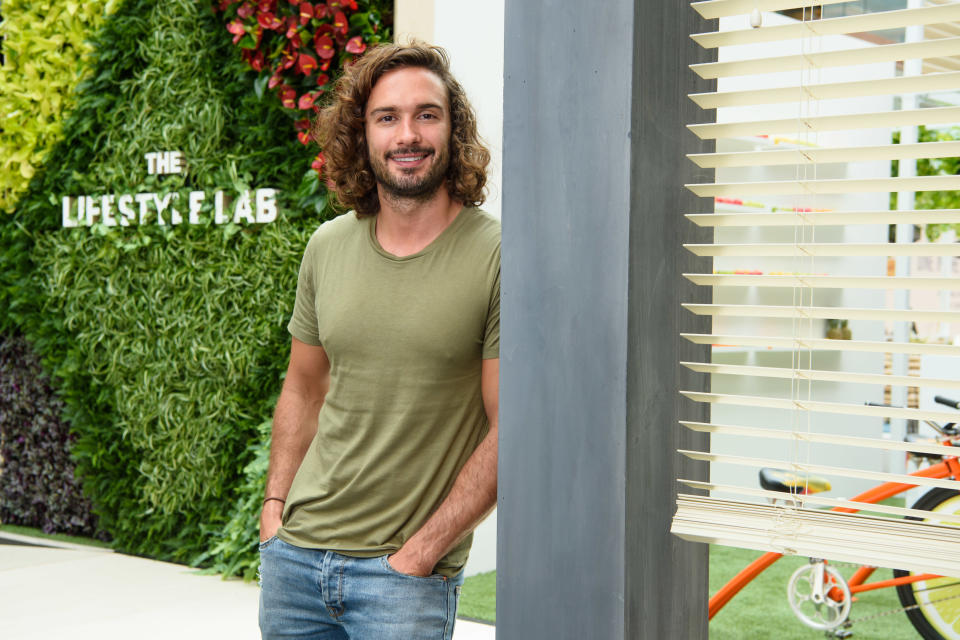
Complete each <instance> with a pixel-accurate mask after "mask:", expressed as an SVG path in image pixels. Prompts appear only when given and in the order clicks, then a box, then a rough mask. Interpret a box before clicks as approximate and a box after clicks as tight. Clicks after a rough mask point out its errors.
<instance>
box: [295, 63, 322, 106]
mask: <svg viewBox="0 0 960 640" xmlns="http://www.w3.org/2000/svg"><path fill="white" fill-rule="evenodd" d="M316 68H317V59H316V58H314V57H313V56H311V55H310V54H309V53H301V54H300V55H299V56H298V57H297V71H299V72H300V73H302V74H303V75H305V76H308V75H310V74H311V73H313V70H314V69H316ZM302 108H303V107H301V109H302Z"/></svg>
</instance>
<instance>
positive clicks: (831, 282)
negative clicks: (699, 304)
mask: <svg viewBox="0 0 960 640" xmlns="http://www.w3.org/2000/svg"><path fill="white" fill-rule="evenodd" d="M683 277H685V278H686V279H687V280H689V281H690V282H692V283H694V284H696V285H699V286H705V287H787V288H798V287H804V288H809V289H844V288H850V289H923V290H935V291H939V290H958V289H960V278H932V277H919V276H913V277H908V276H902V277H896V276H812V275H811V276H807V275H766V274H763V275H746V274H743V275H741V274H727V273H716V274H707V273H703V274H700V273H685V274H683Z"/></svg>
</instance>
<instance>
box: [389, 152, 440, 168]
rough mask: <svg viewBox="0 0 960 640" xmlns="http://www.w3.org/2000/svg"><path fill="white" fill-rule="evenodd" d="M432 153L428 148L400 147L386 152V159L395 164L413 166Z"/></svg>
mask: <svg viewBox="0 0 960 640" xmlns="http://www.w3.org/2000/svg"><path fill="white" fill-rule="evenodd" d="M432 154H433V151H431V150H429V149H402V150H397V151H391V152H390V153H388V154H387V159H388V160H392V161H394V162H396V163H397V164H403V165H409V166H413V165H415V164H417V163H418V162H420V161H421V160H424V159H425V158H427V157H428V156H430V155H432Z"/></svg>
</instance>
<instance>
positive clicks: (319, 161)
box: [310, 151, 327, 174]
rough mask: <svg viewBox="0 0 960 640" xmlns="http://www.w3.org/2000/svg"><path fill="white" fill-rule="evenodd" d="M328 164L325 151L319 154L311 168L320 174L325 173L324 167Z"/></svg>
mask: <svg viewBox="0 0 960 640" xmlns="http://www.w3.org/2000/svg"><path fill="white" fill-rule="evenodd" d="M325 164H327V159H326V158H325V157H324V155H323V151H321V152H320V153H318V154H317V157H316V158H314V159H313V162H311V163H310V168H311V169H313V170H314V171H316V172H317V173H318V174H321V173H323V167H324V165H325Z"/></svg>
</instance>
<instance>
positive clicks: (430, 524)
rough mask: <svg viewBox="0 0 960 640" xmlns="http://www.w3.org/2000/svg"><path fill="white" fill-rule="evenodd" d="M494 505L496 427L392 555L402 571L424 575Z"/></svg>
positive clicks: (477, 523)
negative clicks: (424, 519) (425, 516)
mask: <svg viewBox="0 0 960 640" xmlns="http://www.w3.org/2000/svg"><path fill="white" fill-rule="evenodd" d="M496 505H497V427H496V425H491V427H490V431H489V432H488V433H487V435H486V437H484V439H483V441H482V442H481V443H480V445H479V446H478V447H477V448H476V449H475V450H474V452H473V454H472V455H471V456H470V458H469V459H468V460H467V463H466V464H465V465H464V466H463V469H461V470H460V473H459V474H458V475H457V479H456V481H455V482H454V484H453V488H452V489H451V490H450V493H449V494H448V495H447V497H446V498H445V499H444V501H443V502H442V503H440V506H439V507H438V508H437V510H436V511H435V512H434V513H433V515H431V516H430V518H429V519H427V521H426V522H425V523H424V524H423V526H422V527H420V529H419V530H418V531H417V532H416V533H415V534H413V535H412V536H411V537H410V539H409V540H407V542H406V544H404V545H403V548H401V549H400V550H399V551H398V552H397V553H396V554H395V555H393V556H392V557H391V563H392V564H393V565H394V567H395V568H396V569H398V570H400V571H403V572H405V573H414V574H419V575H427V574H429V573H430V572H432V571H433V568H434V566H435V565H436V564H437V562H439V560H440V559H441V558H443V556H445V555H446V554H447V553H448V552H449V551H450V550H451V549H453V548H454V547H455V546H456V545H457V543H459V542H460V541H461V540H463V539H464V538H465V537H466V536H467V535H468V534H469V533H470V532H471V531H473V530H474V529H475V528H476V526H477V525H479V524H480V523H481V522H482V521H483V519H484V518H486V517H487V516H488V515H489V514H490V512H491V511H493V508H494V507H495V506H496Z"/></svg>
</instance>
